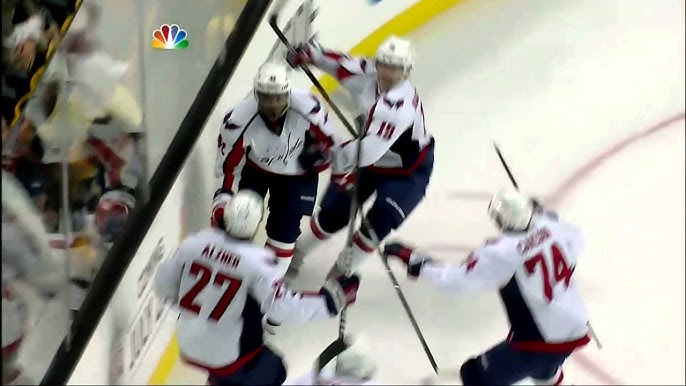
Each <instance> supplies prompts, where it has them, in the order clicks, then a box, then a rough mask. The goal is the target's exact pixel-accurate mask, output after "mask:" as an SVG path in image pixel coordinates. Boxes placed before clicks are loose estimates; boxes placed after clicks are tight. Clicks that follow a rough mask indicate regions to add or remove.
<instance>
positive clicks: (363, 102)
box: [312, 50, 434, 175]
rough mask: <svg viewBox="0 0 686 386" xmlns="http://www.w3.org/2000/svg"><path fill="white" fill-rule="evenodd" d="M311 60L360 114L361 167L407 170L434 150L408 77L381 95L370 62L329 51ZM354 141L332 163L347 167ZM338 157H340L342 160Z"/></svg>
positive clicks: (352, 157) (391, 171) (352, 159)
mask: <svg viewBox="0 0 686 386" xmlns="http://www.w3.org/2000/svg"><path fill="white" fill-rule="evenodd" d="M312 59H313V61H314V64H315V65H316V66H317V67H319V68H321V69H322V70H324V71H326V72H327V73H328V74H330V75H332V76H334V77H336V79H337V80H338V81H339V82H340V83H341V85H342V86H343V87H345V88H346V89H347V90H348V91H349V92H350V95H351V97H352V99H353V100H354V102H355V104H356V105H357V108H358V113H359V114H360V115H364V116H365V117H366V118H365V126H364V133H365V134H364V137H363V139H362V154H361V160H360V167H367V168H368V169H369V170H373V171H376V172H379V173H387V174H401V175H402V174H409V173H411V172H412V171H413V170H414V169H415V168H416V167H417V166H419V164H420V163H421V162H422V161H423V160H424V158H425V157H426V155H427V154H428V152H429V151H431V150H432V148H433V142H434V140H433V137H432V136H431V134H430V133H429V132H428V131H427V130H426V122H425V119H424V107H423V106H422V102H421V99H420V98H419V94H418V92H417V89H416V88H415V87H414V86H413V85H412V83H411V82H410V80H409V79H407V80H405V81H403V82H401V83H400V84H399V85H397V86H396V87H394V88H392V89H391V90H389V91H388V92H387V93H385V94H380V93H379V89H378V84H377V74H376V67H375V65H374V61H373V60H368V59H365V58H351V57H350V56H348V55H345V54H343V53H339V52H336V51H331V50H324V51H321V52H319V53H314V54H313V58H312ZM356 145H357V142H349V143H348V144H346V146H345V147H344V152H341V155H340V157H339V155H338V154H337V155H336V162H337V163H341V164H342V165H344V166H338V165H337V167H339V168H341V167H342V168H344V169H351V168H352V167H353V165H354V164H353V163H354V162H355V160H356V149H357V146H356ZM341 157H343V159H342V158H341Z"/></svg>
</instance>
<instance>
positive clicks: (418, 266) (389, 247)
mask: <svg viewBox="0 0 686 386" xmlns="http://www.w3.org/2000/svg"><path fill="white" fill-rule="evenodd" d="M383 254H384V257H385V258H386V259H388V258H389V257H395V258H396V259H398V260H400V261H402V262H403V263H404V264H405V266H406V267H407V275H408V276H409V277H411V278H415V279H416V278H417V277H418V276H419V274H420V273H421V271H422V268H423V267H424V265H425V264H427V263H431V262H432V261H433V260H432V259H431V258H430V257H428V256H426V255H424V254H422V253H419V252H417V251H414V250H412V248H409V247H407V246H405V245H403V244H401V243H397V242H393V243H387V244H386V246H385V247H384V250H383Z"/></svg>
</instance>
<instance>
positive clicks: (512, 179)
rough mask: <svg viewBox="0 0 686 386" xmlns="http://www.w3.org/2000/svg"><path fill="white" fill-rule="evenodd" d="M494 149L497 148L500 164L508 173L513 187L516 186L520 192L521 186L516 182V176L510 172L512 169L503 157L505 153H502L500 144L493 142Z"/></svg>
mask: <svg viewBox="0 0 686 386" xmlns="http://www.w3.org/2000/svg"><path fill="white" fill-rule="evenodd" d="M493 147H494V148H495V152H496V153H497V154H498V158H500V163H501V164H502V165H503V168H504V169H505V172H506V173H507V177H508V178H509V179H510V182H511V183H512V186H514V188H515V189H517V190H519V185H518V184H517V181H516V180H515V178H514V176H513V175H512V172H511V171H510V167H509V166H507V162H505V158H504V157H503V153H502V152H501V151H500V148H499V147H498V144H496V143H495V142H493Z"/></svg>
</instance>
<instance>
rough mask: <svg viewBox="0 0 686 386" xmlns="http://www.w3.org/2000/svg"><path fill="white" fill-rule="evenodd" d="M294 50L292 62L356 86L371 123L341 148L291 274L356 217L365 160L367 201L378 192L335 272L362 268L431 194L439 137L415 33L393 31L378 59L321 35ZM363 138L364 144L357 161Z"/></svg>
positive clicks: (353, 89)
mask: <svg viewBox="0 0 686 386" xmlns="http://www.w3.org/2000/svg"><path fill="white" fill-rule="evenodd" d="M294 51H295V54H290V55H289V57H288V58H287V59H288V62H289V63H291V65H294V66H295V65H301V64H312V65H314V66H316V67H318V68H320V69H322V70H324V71H326V72H327V73H329V74H331V75H332V76H335V77H336V79H337V80H338V81H339V82H340V83H341V85H342V86H343V87H345V88H346V89H347V90H348V91H349V92H350V94H351V96H352V98H353V100H354V101H355V103H356V105H357V108H358V113H359V114H360V115H362V116H364V121H365V124H364V136H363V138H362V140H361V141H350V142H348V143H346V144H345V145H344V146H343V149H342V151H340V152H337V153H335V159H336V161H335V162H334V165H333V166H334V170H333V174H334V175H333V178H332V183H331V184H330V185H329V188H328V190H327V191H326V194H325V196H324V198H323V200H322V202H321V210H319V211H318V212H317V213H315V215H313V216H312V220H311V222H310V228H311V230H312V232H311V234H309V233H308V234H303V237H301V238H300V239H299V240H298V243H297V245H296V256H295V258H294V259H293V262H292V263H291V266H290V267H289V271H288V272H287V277H288V278H294V277H296V276H297V274H298V270H299V268H300V266H301V265H302V261H303V258H304V257H305V255H306V254H307V253H308V252H309V251H311V250H312V249H313V248H314V247H315V246H316V245H318V244H319V243H320V242H322V241H324V240H326V239H328V238H329V237H330V236H331V235H332V234H334V233H336V232H338V231H339V230H341V229H343V228H344V227H345V226H346V225H347V224H348V222H349V220H350V219H349V217H350V209H349V208H350V205H351V197H350V195H349V194H348V193H347V192H346V190H347V189H348V188H349V187H350V186H351V184H352V183H353V181H352V180H353V179H354V177H355V174H354V173H353V171H354V168H355V167H359V168H360V169H359V171H360V172H359V179H360V180H359V181H358V190H357V194H358V199H359V202H362V203H363V202H365V201H367V199H369V197H371V196H372V194H374V193H376V199H375V201H374V204H373V205H372V207H371V209H370V210H369V211H368V212H367V213H366V215H365V216H366V221H365V222H364V223H363V226H362V227H361V228H360V229H359V230H358V231H357V232H356V233H355V234H354V237H353V241H354V242H353V244H352V245H351V246H350V247H349V248H346V249H345V250H344V251H343V252H342V253H341V255H340V256H339V258H338V261H337V264H336V265H334V267H333V269H332V270H331V273H332V274H335V273H337V272H342V270H343V269H344V266H346V267H345V268H347V265H348V264H351V266H352V269H353V271H354V270H355V269H356V268H357V267H358V266H359V264H360V263H362V261H364V260H365V258H366V256H368V255H369V254H370V253H371V252H373V251H374V250H375V249H376V247H377V245H378V243H379V242H380V241H381V240H383V239H384V238H385V237H386V236H388V234H390V232H391V231H392V230H394V229H397V228H398V227H399V226H400V225H401V224H402V223H403V222H404V221H405V220H406V219H407V216H409V215H410V213H411V212H412V211H413V210H414V208H415V207H416V206H417V205H418V204H419V202H420V201H421V200H422V199H423V198H424V195H425V193H426V188H427V185H428V184H429V180H430V178H431V173H432V170H433V162H434V138H433V137H432V136H431V134H429V133H428V132H427V130H426V126H425V122H424V108H423V106H422V102H421V100H420V98H419V94H418V92H417V89H416V88H415V87H414V86H413V85H412V82H411V81H410V79H409V75H410V71H411V70H412V66H413V62H414V51H413V49H412V46H411V44H410V42H409V41H407V40H403V39H400V38H397V37H393V36H392V37H390V38H388V39H387V40H386V41H385V42H383V43H382V44H381V45H380V46H379V47H378V49H377V52H376V56H375V57H374V58H373V59H366V58H352V57H350V56H348V55H346V54H344V53H340V52H335V51H331V50H327V49H324V48H322V47H321V46H320V45H319V44H317V43H316V42H314V41H310V42H308V43H306V44H304V45H299V46H297V47H295V50H294ZM358 143H361V149H362V150H361V159H360V164H359V165H356V153H357V151H356V150H357V145H358ZM367 225H369V227H367ZM339 265H340V266H339Z"/></svg>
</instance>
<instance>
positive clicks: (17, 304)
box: [2, 171, 68, 352]
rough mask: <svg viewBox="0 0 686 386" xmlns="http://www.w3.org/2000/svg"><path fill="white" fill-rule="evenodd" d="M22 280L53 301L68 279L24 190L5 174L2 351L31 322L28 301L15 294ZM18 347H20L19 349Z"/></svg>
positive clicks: (3, 182)
mask: <svg viewBox="0 0 686 386" xmlns="http://www.w3.org/2000/svg"><path fill="white" fill-rule="evenodd" d="M15 280H21V281H23V282H25V283H26V284H28V285H29V286H31V288H33V289H35V290H36V291H37V292H38V293H39V294H41V295H43V296H46V297H52V296H54V295H55V294H56V293H57V292H58V291H59V290H60V288H61V287H62V286H65V285H66V283H67V281H68V278H67V274H66V264H65V261H64V260H63V259H62V258H60V256H57V255H55V254H53V252H52V250H51V248H50V245H49V242H48V235H47V231H46V230H45V226H44V225H43V223H42V221H41V218H40V216H39V215H38V213H37V211H36V210H35V209H34V207H33V204H32V203H31V202H30V201H29V198H28V196H27V195H26V193H25V192H24V190H23V188H22V187H21V185H19V183H18V182H17V181H16V180H15V179H14V177H12V176H11V175H10V174H9V173H7V172H5V171H3V172H2V347H3V352H4V351H5V348H7V347H9V346H10V345H13V344H16V345H18V342H19V341H20V339H21V338H22V337H23V335H24V333H25V330H26V327H27V326H26V323H27V322H28V313H27V309H26V304H25V303H24V299H23V297H22V296H21V294H19V293H18V292H17V291H16V290H15V288H14V287H15V286H14V285H13V284H14V281H15ZM17 347H18V346H17Z"/></svg>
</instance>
